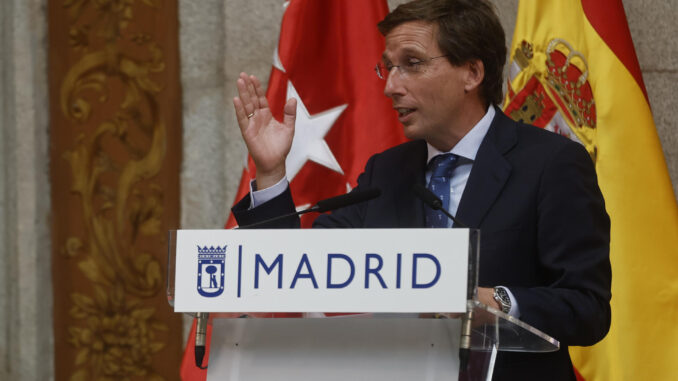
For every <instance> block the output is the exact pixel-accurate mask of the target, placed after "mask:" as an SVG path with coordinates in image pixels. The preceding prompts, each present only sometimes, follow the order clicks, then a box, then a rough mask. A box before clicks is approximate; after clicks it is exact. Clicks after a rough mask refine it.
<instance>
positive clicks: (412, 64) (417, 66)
mask: <svg viewBox="0 0 678 381" xmlns="http://www.w3.org/2000/svg"><path fill="white" fill-rule="evenodd" d="M443 57H447V55H443V56H437V57H431V58H427V59H425V60H409V61H407V62H406V63H404V64H401V65H393V64H390V63H388V64H386V65H384V64H383V63H382V62H377V64H376V65H375V66H374V71H376V72H377V77H379V79H384V80H385V79H386V78H388V75H389V73H391V70H393V68H394V67H395V68H397V69H398V73H400V75H408V74H415V73H421V72H422V71H423V70H424V68H425V67H426V65H427V64H428V63H429V62H431V61H433V60H435V59H438V58H443Z"/></svg>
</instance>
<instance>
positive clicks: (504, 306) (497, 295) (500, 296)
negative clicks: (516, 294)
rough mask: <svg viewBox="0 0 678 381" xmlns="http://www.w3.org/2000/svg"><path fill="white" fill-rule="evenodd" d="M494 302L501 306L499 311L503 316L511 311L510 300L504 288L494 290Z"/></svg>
mask: <svg viewBox="0 0 678 381" xmlns="http://www.w3.org/2000/svg"><path fill="white" fill-rule="evenodd" d="M494 300H496V301H497V303H499V305H500V306H501V311H502V312H503V313H505V314H507V313H509V311H511V298H510V297H509V295H508V292H507V291H506V288H505V287H502V286H497V287H495V288H494Z"/></svg>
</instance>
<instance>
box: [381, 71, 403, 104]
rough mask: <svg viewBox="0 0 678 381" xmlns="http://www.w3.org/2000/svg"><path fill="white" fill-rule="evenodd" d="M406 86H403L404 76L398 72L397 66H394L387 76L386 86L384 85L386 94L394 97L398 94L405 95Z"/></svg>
mask: <svg viewBox="0 0 678 381" xmlns="http://www.w3.org/2000/svg"><path fill="white" fill-rule="evenodd" d="M404 93H405V88H404V87H403V83H402V78H401V76H400V73H399V72H398V68H397V67H392V68H391V71H389V72H388V77H386V86H384V95H386V96H387V97H389V98H393V97H395V96H398V95H403V94H404Z"/></svg>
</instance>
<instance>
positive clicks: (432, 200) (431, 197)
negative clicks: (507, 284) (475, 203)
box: [412, 184, 473, 371]
mask: <svg viewBox="0 0 678 381" xmlns="http://www.w3.org/2000/svg"><path fill="white" fill-rule="evenodd" d="M412 190H413V191H414V194H415V195H417V197H419V199H421V200H422V201H423V202H424V203H425V204H426V205H428V206H429V207H430V208H431V209H433V210H440V211H441V212H443V214H445V215H446V216H447V217H448V218H449V219H451V220H452V221H453V222H454V224H455V225H456V226H459V227H462V228H468V226H466V224H463V223H462V222H460V221H459V220H457V219H456V218H454V216H453V215H451V214H450V212H448V211H447V210H445V209H444V208H443V202H442V201H441V200H440V199H439V198H438V196H436V195H435V194H434V193H433V192H431V191H430V190H429V189H428V188H426V187H425V186H423V185H422V184H414V185H413V186H412ZM472 321H473V310H470V311H466V314H464V316H463V317H462V320H461V338H460V340H459V369H460V370H462V371H464V370H466V368H467V367H468V361H469V357H470V355H471V322H472Z"/></svg>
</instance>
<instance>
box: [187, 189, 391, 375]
mask: <svg viewBox="0 0 678 381" xmlns="http://www.w3.org/2000/svg"><path fill="white" fill-rule="evenodd" d="M380 195H381V189H379V188H369V189H366V190H364V191H355V192H351V193H347V194H342V195H340V196H335V197H330V198H327V199H324V200H321V201H318V202H317V203H316V204H315V205H314V206H312V207H310V208H308V209H304V210H302V211H299V212H293V213H287V214H283V215H282V216H276V217H273V218H269V219H267V220H264V221H259V222H256V223H253V224H250V225H245V226H239V227H237V228H236V229H251V228H253V227H255V226H259V225H263V224H266V223H269V222H273V221H277V220H280V219H283V218H287V217H292V216H300V215H302V214H305V213H309V212H318V213H324V212H328V211H330V210H335V209H339V208H343V207H345V206H350V205H353V204H358V203H360V202H364V201H369V200H371V199H373V198H377V197H379V196H380ZM208 317H209V313H208V312H198V313H197V319H198V323H197V327H196V330H195V365H196V366H197V367H198V368H200V369H207V367H203V366H202V360H203V358H204V357H205V339H206V336H207V335H206V334H207V318H208Z"/></svg>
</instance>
